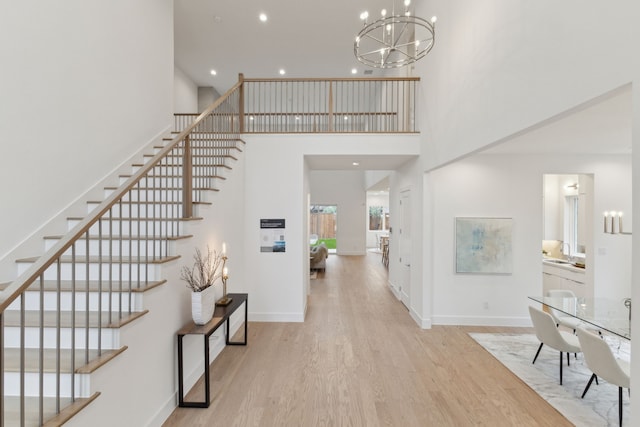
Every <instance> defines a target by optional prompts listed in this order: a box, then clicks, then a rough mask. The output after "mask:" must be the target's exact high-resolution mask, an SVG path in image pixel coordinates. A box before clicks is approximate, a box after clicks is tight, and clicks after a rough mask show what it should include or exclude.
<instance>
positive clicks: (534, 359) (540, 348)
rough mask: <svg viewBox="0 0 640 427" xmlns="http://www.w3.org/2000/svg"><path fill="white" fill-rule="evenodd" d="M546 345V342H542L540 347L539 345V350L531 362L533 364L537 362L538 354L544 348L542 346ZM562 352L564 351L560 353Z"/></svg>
mask: <svg viewBox="0 0 640 427" xmlns="http://www.w3.org/2000/svg"><path fill="white" fill-rule="evenodd" d="M543 345H544V343H540V347H538V351H536V357H534V358H533V362H531V364H534V363H536V359H537V358H538V355H539V354H540V350H542V346H543ZM560 354H562V353H560Z"/></svg>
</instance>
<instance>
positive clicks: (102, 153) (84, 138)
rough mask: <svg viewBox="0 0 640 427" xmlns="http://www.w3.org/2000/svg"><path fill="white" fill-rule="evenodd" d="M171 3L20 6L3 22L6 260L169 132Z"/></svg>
mask: <svg viewBox="0 0 640 427" xmlns="http://www.w3.org/2000/svg"><path fill="white" fill-rule="evenodd" d="M172 29H173V2H172V1H170V0H141V1H136V2H130V1H126V0H116V1H109V2H91V5H90V6H88V5H86V3H85V2H83V1H80V0H74V1H67V2H33V1H24V2H14V3H12V4H11V6H10V7H3V10H2V14H0V53H1V55H2V58H3V64H2V72H1V73H2V78H1V79H0V93H2V96H1V97H0V129H2V156H0V195H1V197H2V204H3V206H5V207H7V208H5V209H3V210H2V214H1V215H2V217H1V220H0V236H2V241H0V259H1V258H4V257H5V256H7V255H8V254H9V252H10V251H11V250H12V249H13V248H15V247H16V246H17V245H18V244H20V243H21V242H22V241H24V240H25V239H26V238H28V236H29V235H31V234H32V233H34V230H37V229H38V228H39V227H41V226H43V225H44V224H45V223H47V222H48V221H50V220H51V219H52V218H53V217H55V216H56V215H57V214H58V213H59V212H61V211H62V210H63V209H64V208H65V207H67V206H68V205H69V204H70V203H72V202H73V201H74V200H75V199H76V198H77V197H79V196H80V195H82V194H83V193H84V192H86V191H87V190H88V189H89V188H91V187H92V186H93V185H94V184H95V183H97V182H99V181H100V180H101V179H102V178H104V177H105V176H106V175H107V174H108V173H109V172H111V171H112V170H113V168H115V167H116V166H117V165H119V164H120V163H122V162H123V161H124V160H126V159H128V158H129V157H131V156H132V155H133V154H134V153H136V152H137V151H138V150H139V149H140V148H141V147H143V146H145V145H146V144H147V143H150V142H151V141H152V140H153V139H154V138H155V137H157V136H158V135H159V134H160V133H162V132H166V131H168V130H169V126H170V125H171V123H172V121H171V113H172V110H173V106H172V102H173V99H172V97H173V95H172V94H173V30H172Z"/></svg>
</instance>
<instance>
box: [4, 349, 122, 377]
mask: <svg viewBox="0 0 640 427" xmlns="http://www.w3.org/2000/svg"><path fill="white" fill-rule="evenodd" d="M126 349H127V347H126V346H123V347H121V348H119V349H113V350H104V349H103V350H102V354H101V355H98V350H97V349H90V350H89V362H88V363H85V350H84V349H76V350H75V352H74V351H71V349H68V348H63V349H60V373H63V374H70V373H71V356H72V355H74V354H75V362H74V363H75V373H77V374H90V373H92V372H94V371H95V370H96V369H98V368H99V367H101V366H103V365H105V364H106V363H107V362H109V361H110V360H112V359H113V358H115V357H116V356H118V355H119V354H121V353H122V352H124V351H125V350H126ZM4 355H5V361H4V371H5V372H20V349H19V348H5V349H4ZM42 356H43V360H42V361H43V365H44V367H43V370H42V371H43V372H44V373H45V374H46V373H55V372H56V365H57V363H58V362H57V360H56V359H57V351H56V349H55V348H45V349H44V350H43V351H42ZM24 362H25V363H24V371H25V373H39V372H40V349H39V348H27V349H25V352H24Z"/></svg>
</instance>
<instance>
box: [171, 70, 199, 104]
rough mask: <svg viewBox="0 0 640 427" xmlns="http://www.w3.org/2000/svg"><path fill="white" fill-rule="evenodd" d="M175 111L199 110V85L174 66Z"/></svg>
mask: <svg viewBox="0 0 640 427" xmlns="http://www.w3.org/2000/svg"><path fill="white" fill-rule="evenodd" d="M173 81H174V83H173V112H174V113H197V112H198V85H196V84H195V83H194V82H193V80H191V78H190V77H189V76H187V75H186V74H185V72H184V71H182V70H181V69H180V68H178V67H174V80H173Z"/></svg>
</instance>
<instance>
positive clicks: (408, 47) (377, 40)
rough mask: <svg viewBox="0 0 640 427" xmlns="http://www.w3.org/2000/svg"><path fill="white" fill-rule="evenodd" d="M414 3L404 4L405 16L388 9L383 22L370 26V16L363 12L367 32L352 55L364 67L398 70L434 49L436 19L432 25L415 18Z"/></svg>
mask: <svg viewBox="0 0 640 427" xmlns="http://www.w3.org/2000/svg"><path fill="white" fill-rule="evenodd" d="M410 5H411V0H404V13H403V14H396V12H395V0H394V5H393V10H392V12H391V15H388V14H387V10H386V9H382V11H381V12H380V19H378V20H375V21H373V22H371V23H368V21H367V19H368V18H369V12H362V13H361V14H360V19H361V20H363V21H364V28H362V30H360V32H359V33H358V35H357V36H356V40H355V42H354V44H353V53H354V55H355V56H356V58H357V59H358V61H360V62H362V63H363V64H365V65H368V66H370V67H375V68H399V67H404V66H405V65H409V64H412V63H414V62H416V61H418V60H419V59H422V58H424V57H425V56H426V55H427V53H429V52H430V51H431V49H432V48H433V43H434V41H435V35H436V32H435V23H436V19H437V18H436V17H435V16H434V17H432V18H431V20H430V21H427V20H426V19H423V18H420V17H418V16H414V15H413V13H412V12H411V10H410V7H409V6H410Z"/></svg>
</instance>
